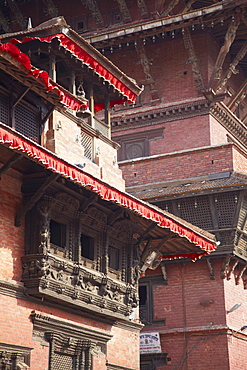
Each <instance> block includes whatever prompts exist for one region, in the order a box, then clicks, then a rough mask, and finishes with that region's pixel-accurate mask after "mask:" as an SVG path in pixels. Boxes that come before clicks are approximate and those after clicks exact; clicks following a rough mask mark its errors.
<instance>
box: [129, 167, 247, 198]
mask: <svg viewBox="0 0 247 370" xmlns="http://www.w3.org/2000/svg"><path fill="white" fill-rule="evenodd" d="M243 187H247V174H242V173H236V172H233V173H231V172H223V173H218V174H211V175H208V176H200V177H194V178H187V179H184V180H178V181H167V182H162V183H155V184H147V185H143V186H136V187H134V186H133V187H128V188H127V189H126V190H127V191H128V192H129V193H130V194H132V195H134V196H135V197H138V198H140V199H143V200H148V201H149V200H152V201H155V200H161V199H162V198H166V199H168V198H174V197H176V198H177V197H179V196H183V197H186V196H187V197H188V196H192V195H194V193H196V194H197V195H198V193H199V194H200V193H201V194H203V193H211V192H217V191H219V190H220V191H230V190H233V189H234V190H236V189H237V188H243Z"/></svg>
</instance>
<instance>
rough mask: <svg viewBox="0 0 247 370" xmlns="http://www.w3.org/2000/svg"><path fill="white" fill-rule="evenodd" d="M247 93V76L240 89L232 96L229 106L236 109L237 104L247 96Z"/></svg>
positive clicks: (233, 109)
mask: <svg viewBox="0 0 247 370" xmlns="http://www.w3.org/2000/svg"><path fill="white" fill-rule="evenodd" d="M246 95H247V78H246V79H245V80H244V82H243V83H242V85H241V86H240V88H239V89H238V91H236V93H235V94H234V95H233V96H232V97H231V99H230V101H229V102H228V104H227V106H228V108H229V109H231V110H232V111H235V110H236V108H237V106H238V105H239V104H240V103H241V102H242V101H243V100H244V99H245V98H246Z"/></svg>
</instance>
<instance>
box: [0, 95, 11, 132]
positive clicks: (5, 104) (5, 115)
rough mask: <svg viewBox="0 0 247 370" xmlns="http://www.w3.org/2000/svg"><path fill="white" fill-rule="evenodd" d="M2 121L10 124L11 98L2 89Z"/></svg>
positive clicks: (0, 110)
mask: <svg viewBox="0 0 247 370" xmlns="http://www.w3.org/2000/svg"><path fill="white" fill-rule="evenodd" d="M0 122H1V123H4V124H5V125H8V124H9V98H8V96H7V95H5V94H3V92H1V91H0Z"/></svg>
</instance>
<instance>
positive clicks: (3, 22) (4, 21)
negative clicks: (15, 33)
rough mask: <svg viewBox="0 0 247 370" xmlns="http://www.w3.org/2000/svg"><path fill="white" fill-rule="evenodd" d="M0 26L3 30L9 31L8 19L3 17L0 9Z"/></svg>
mask: <svg viewBox="0 0 247 370" xmlns="http://www.w3.org/2000/svg"><path fill="white" fill-rule="evenodd" d="M0 26H1V27H2V29H3V30H4V31H5V32H7V33H8V32H11V28H10V26H9V22H8V20H7V19H6V18H5V16H4V14H3V12H2V11H1V9H0Z"/></svg>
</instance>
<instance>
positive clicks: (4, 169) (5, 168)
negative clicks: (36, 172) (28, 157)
mask: <svg viewBox="0 0 247 370" xmlns="http://www.w3.org/2000/svg"><path fill="white" fill-rule="evenodd" d="M22 157H23V155H22V154H19V153H15V154H14V155H13V156H12V157H11V158H10V159H9V160H8V161H7V162H6V163H5V164H4V165H3V167H2V168H1V169H0V178H1V176H2V175H3V174H4V173H5V172H7V171H8V169H9V168H11V166H12V164H14V163H15V162H17V161H19V159H21V158H22Z"/></svg>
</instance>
